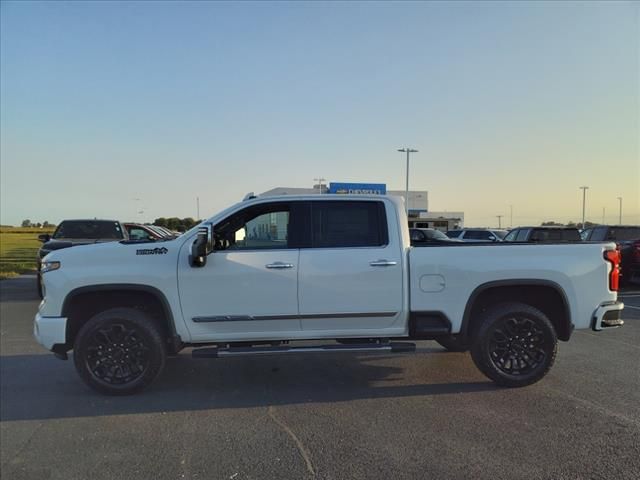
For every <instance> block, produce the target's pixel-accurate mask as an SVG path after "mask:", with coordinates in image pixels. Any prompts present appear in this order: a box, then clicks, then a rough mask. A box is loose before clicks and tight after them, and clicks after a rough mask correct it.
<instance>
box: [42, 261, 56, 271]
mask: <svg viewBox="0 0 640 480" xmlns="http://www.w3.org/2000/svg"><path fill="white" fill-rule="evenodd" d="M59 268H60V262H42V267H41V268H40V272H41V273H47V272H50V271H52V270H58V269H59Z"/></svg>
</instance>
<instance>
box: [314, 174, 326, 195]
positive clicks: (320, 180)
mask: <svg viewBox="0 0 640 480" xmlns="http://www.w3.org/2000/svg"><path fill="white" fill-rule="evenodd" d="M313 181H314V182H318V193H320V194H322V182H326V181H327V179H326V178H322V177H320V178H314V179H313Z"/></svg>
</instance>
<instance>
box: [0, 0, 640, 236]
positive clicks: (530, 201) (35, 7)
mask: <svg viewBox="0 0 640 480" xmlns="http://www.w3.org/2000/svg"><path fill="white" fill-rule="evenodd" d="M403 146H409V147H412V148H416V149H418V150H419V152H418V153H415V154H413V156H412V158H411V169H410V188H411V189H414V190H428V191H429V201H430V203H429V209H430V210H432V211H446V210H448V211H463V212H465V224H466V225H467V226H495V225H497V222H498V220H497V217H496V216H497V215H504V216H505V217H503V220H502V225H503V226H505V225H508V224H509V222H510V218H509V214H510V205H512V206H513V224H514V226H515V225H524V224H537V223H539V222H541V221H544V220H556V221H565V222H568V221H571V220H573V221H580V220H581V215H582V191H581V190H580V189H579V187H580V186H582V185H587V186H589V190H588V191H587V197H586V198H587V201H586V217H587V220H591V221H594V222H601V221H602V218H603V209H604V211H605V222H608V223H617V221H618V205H619V204H618V200H617V197H622V198H623V223H635V224H640V3H638V2H603V3H599V2H582V3H577V2H576V3H572V2H533V3H527V2H495V3H492V2H487V3H480V2H473V3H466V2H442V3H440V2H422V3H421V2H389V3H385V2H362V3H358V2H342V3H341V2H328V3H322V2H296V3H289V2H273V3H269V2H255V3H254V2H236V3H224V2H169V1H162V2H151V1H144V2H107V1H105V2H97V1H96V2H68V3H64V2H22V1H19V2H8V1H3V2H2V3H1V5H0V222H1V223H2V224H14V225H15V224H19V223H20V222H21V221H22V220H23V219H27V218H28V219H30V220H31V221H33V222H36V221H40V222H42V221H45V220H47V221H49V222H54V223H55V222H58V221H60V220H62V219H64V218H78V217H99V218H114V219H120V220H124V221H131V220H136V221H141V220H142V221H153V219H154V218H157V217H160V216H165V217H167V216H179V217H185V216H192V217H195V216H196V213H197V211H196V197H199V199H200V212H201V216H202V217H204V218H206V217H208V216H211V215H213V214H214V213H216V212H217V211H219V210H221V209H223V208H225V207H226V206H228V205H230V204H232V203H235V202H237V201H239V200H240V199H242V197H243V196H244V195H245V194H246V193H247V192H249V191H254V192H256V193H258V192H263V191H266V190H270V189H272V188H274V187H278V186H286V187H311V186H312V185H313V183H314V181H313V179H314V178H318V177H323V178H325V179H327V180H328V181H334V182H340V181H343V182H369V183H385V184H387V187H388V188H389V189H391V190H403V189H404V182H405V160H404V157H403V156H402V154H401V153H398V152H397V149H398V148H401V147H403ZM141 211H142V212H143V213H139V212H141ZM505 222H506V223H505Z"/></svg>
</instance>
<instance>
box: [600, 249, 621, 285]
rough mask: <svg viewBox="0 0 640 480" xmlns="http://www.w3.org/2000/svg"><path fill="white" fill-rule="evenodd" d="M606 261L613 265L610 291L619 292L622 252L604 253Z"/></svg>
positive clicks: (610, 274) (610, 251)
mask: <svg viewBox="0 0 640 480" xmlns="http://www.w3.org/2000/svg"><path fill="white" fill-rule="evenodd" d="M604 259H605V260H606V261H607V262H609V263H611V272H609V290H611V291H612V292H617V291H618V287H619V285H620V250H618V249H616V250H607V251H606V252H604Z"/></svg>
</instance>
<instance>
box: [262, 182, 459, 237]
mask: <svg viewBox="0 0 640 480" xmlns="http://www.w3.org/2000/svg"><path fill="white" fill-rule="evenodd" d="M363 185H364V184H363ZM328 192H329V188H328V186H327V185H324V184H323V185H314V186H313V188H298V187H276V188H272V189H271V190H267V191H266V192H263V193H261V194H260V196H261V197H271V196H276V195H310V194H329V193H328ZM405 193H406V192H405V191H404V190H387V191H386V194H387V195H392V196H396V197H402V198H403V199H405V196H406V195H405ZM405 201H406V199H405ZM409 227H410V228H435V229H437V230H442V231H446V230H455V229H459V228H463V227H464V212H430V211H429V192H427V191H426V190H410V191H409Z"/></svg>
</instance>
